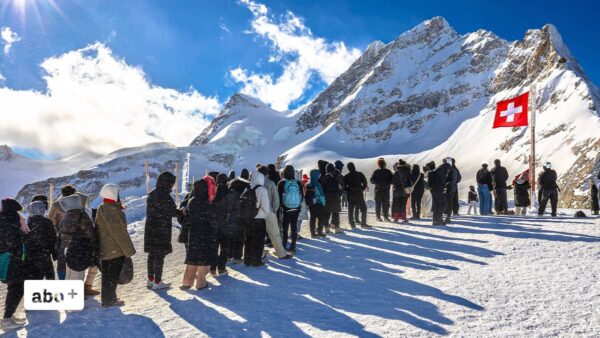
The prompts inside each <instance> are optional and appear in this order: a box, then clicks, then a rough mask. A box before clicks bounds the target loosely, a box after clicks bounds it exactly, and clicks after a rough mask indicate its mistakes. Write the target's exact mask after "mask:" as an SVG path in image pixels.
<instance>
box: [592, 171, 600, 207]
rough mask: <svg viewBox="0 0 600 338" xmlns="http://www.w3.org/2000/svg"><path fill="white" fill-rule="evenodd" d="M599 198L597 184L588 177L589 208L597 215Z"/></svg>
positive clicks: (599, 205)
mask: <svg viewBox="0 0 600 338" xmlns="http://www.w3.org/2000/svg"><path fill="white" fill-rule="evenodd" d="M599 198H600V196H598V186H596V183H594V178H593V177H590V210H591V211H592V215H598V211H600V204H599V203H598V199H599Z"/></svg>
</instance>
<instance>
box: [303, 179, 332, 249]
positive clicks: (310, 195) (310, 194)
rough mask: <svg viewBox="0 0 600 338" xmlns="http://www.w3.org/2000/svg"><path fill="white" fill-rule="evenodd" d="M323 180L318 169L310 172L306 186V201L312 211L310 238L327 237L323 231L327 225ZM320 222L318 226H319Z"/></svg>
mask: <svg viewBox="0 0 600 338" xmlns="http://www.w3.org/2000/svg"><path fill="white" fill-rule="evenodd" d="M320 178H321V172H320V171H319V170H318V169H313V170H311V171H310V179H309V181H308V183H307V184H305V185H304V200H305V201H306V205H307V206H308V210H309V211H310V237H311V238H317V237H326V235H325V233H324V232H323V229H324V227H325V225H326V224H327V218H326V215H325V211H324V210H325V204H326V203H327V202H326V200H325V194H324V193H323V187H322V186H321V183H320V182H319V180H320ZM317 220H318V226H317Z"/></svg>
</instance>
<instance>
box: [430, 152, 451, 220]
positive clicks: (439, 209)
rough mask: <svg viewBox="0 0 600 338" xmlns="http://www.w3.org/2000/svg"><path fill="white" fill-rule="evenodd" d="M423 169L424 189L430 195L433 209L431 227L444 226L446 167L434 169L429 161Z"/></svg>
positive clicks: (433, 165) (432, 163) (433, 163)
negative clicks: (424, 177)
mask: <svg viewBox="0 0 600 338" xmlns="http://www.w3.org/2000/svg"><path fill="white" fill-rule="evenodd" d="M425 168H426V169H427V184H426V187H427V189H429V192H430V193H431V204H432V209H433V220H432V225H446V223H444V210H446V198H445V197H444V189H445V187H446V183H447V179H448V175H447V167H444V166H443V165H441V166H439V167H437V168H436V167H435V162H433V161H431V162H429V163H427V165H425Z"/></svg>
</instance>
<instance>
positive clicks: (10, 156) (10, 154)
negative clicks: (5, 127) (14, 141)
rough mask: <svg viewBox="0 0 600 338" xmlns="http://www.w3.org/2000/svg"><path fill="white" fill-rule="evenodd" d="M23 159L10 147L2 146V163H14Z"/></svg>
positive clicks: (0, 159)
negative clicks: (18, 159)
mask: <svg viewBox="0 0 600 338" xmlns="http://www.w3.org/2000/svg"><path fill="white" fill-rule="evenodd" d="M21 157H23V156H21V155H17V154H16V153H15V152H14V151H13V150H12V149H11V147H9V146H8V145H6V144H3V145H0V161H12V160H14V159H16V158H21Z"/></svg>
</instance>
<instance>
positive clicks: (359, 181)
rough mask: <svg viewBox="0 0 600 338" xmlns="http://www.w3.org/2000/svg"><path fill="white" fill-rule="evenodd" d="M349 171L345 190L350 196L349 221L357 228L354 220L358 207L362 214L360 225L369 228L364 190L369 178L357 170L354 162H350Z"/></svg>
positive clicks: (345, 179)
mask: <svg viewBox="0 0 600 338" xmlns="http://www.w3.org/2000/svg"><path fill="white" fill-rule="evenodd" d="M348 171H349V172H348V173H347V174H346V175H345V176H344V190H345V191H346V194H347V196H348V223H350V227H352V228H353V229H354V228H356V223H355V222H354V219H355V216H356V209H359V210H360V213H361V215H362V218H361V221H360V225H361V227H363V228H368V227H369V225H367V204H366V202H365V196H364V192H365V190H367V187H368V184H367V178H366V177H365V175H364V174H363V173H361V172H360V171H356V166H354V163H352V162H349V163H348Z"/></svg>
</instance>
